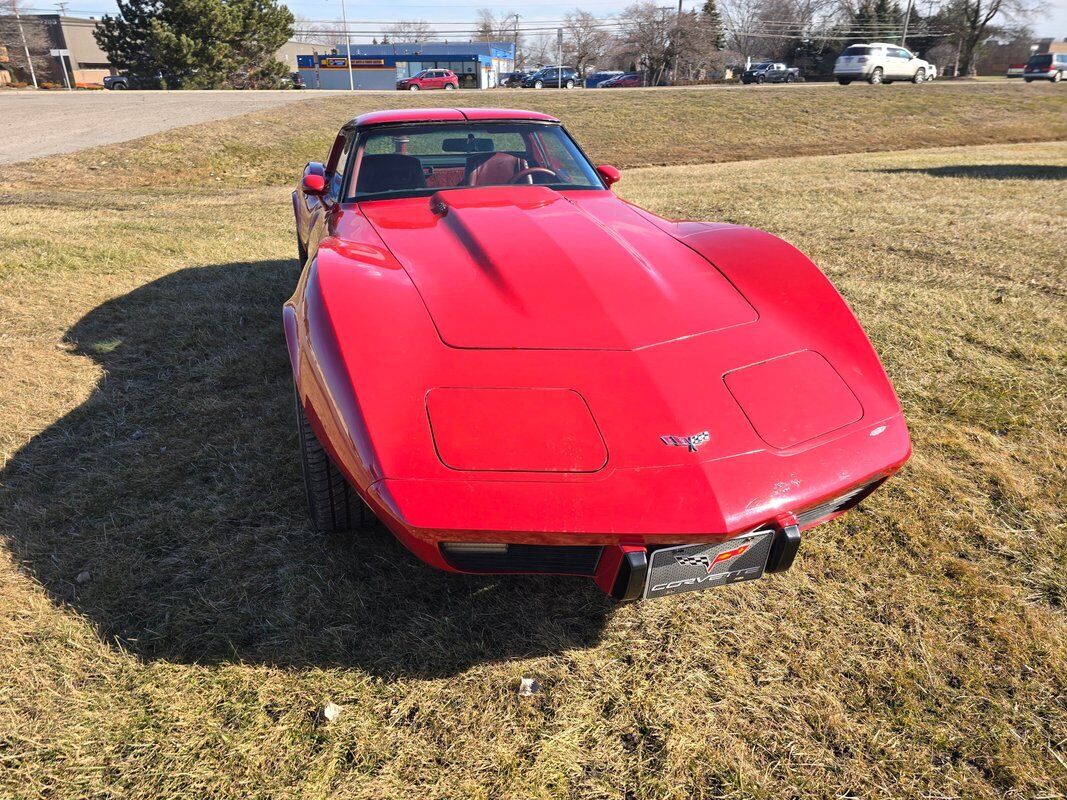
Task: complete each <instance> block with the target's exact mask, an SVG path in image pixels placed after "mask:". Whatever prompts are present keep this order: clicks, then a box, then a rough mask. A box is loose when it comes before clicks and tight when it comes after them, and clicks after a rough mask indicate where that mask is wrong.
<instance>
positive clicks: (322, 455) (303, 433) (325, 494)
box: [294, 395, 373, 533]
mask: <svg viewBox="0 0 1067 800" xmlns="http://www.w3.org/2000/svg"><path fill="white" fill-rule="evenodd" d="M294 397H295V395H294ZM295 405H296V429H297V432H298V433H299V435H300V470H301V472H302V473H303V475H304V488H305V490H306V492H307V501H308V515H309V516H310V517H311V526H312V527H313V528H314V529H315V530H316V531H318V532H320V533H341V532H345V531H352V530H358V529H359V528H362V527H364V526H366V525H367V524H368V523H369V522H370V521H371V520H372V519H373V515H372V514H371V512H370V509H368V508H367V506H366V505H364V503H363V501H362V500H361V499H360V497H359V495H357V494H356V493H355V492H354V491H353V490H352V487H351V486H349V485H348V481H347V480H345V476H344V475H343V474H342V473H341V470H339V469H337V465H336V464H334V463H333V460H332V459H331V458H330V455H329V453H327V452H326V450H325V449H324V448H323V446H322V444H320V442H319V440H318V438H317V437H316V436H315V431H313V430H312V429H311V423H310V422H308V418H307V415H305V414H304V408H303V406H302V405H301V404H300V398H299V397H295Z"/></svg>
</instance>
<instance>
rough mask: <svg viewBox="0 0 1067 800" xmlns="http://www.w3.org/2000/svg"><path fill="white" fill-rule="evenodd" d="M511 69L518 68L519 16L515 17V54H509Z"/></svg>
mask: <svg viewBox="0 0 1067 800" xmlns="http://www.w3.org/2000/svg"><path fill="white" fill-rule="evenodd" d="M511 68H512V69H513V70H517V69H518V68H519V15H518V14H516V15H515V52H514V53H512V54H511Z"/></svg>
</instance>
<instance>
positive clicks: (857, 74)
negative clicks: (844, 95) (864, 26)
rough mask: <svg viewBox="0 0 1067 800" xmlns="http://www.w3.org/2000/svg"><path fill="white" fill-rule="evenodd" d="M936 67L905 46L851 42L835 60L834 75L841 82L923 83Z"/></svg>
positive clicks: (933, 72)
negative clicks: (901, 81) (899, 81)
mask: <svg viewBox="0 0 1067 800" xmlns="http://www.w3.org/2000/svg"><path fill="white" fill-rule="evenodd" d="M928 74H934V75H936V74H937V72H936V68H935V67H934V66H933V65H932V64H930V63H929V62H927V61H924V60H923V59H921V58H919V57H918V56H915V55H913V54H912V53H910V52H908V51H907V50H905V49H904V48H903V47H898V46H897V45H895V44H886V43H884V42H872V43H870V44H854V45H850V46H849V47H847V48H846V49H845V51H844V52H843V53H842V54H841V55H840V56H838V58H837V61H836V62H835V63H834V77H835V78H837V82H838V83H840V84H841V85H842V86H848V85H849V84H850V83H852V81H857V80H863V81H867V83H874V84H877V83H892V82H893V81H897V80H907V81H911V82H912V83H922V82H923V81H925V80H926V77H927V75H928Z"/></svg>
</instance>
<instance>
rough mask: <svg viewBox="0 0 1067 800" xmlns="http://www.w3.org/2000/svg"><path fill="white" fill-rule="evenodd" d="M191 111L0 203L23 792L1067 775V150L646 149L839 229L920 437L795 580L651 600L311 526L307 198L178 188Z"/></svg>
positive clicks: (824, 791) (2, 746)
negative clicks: (131, 170)
mask: <svg viewBox="0 0 1067 800" xmlns="http://www.w3.org/2000/svg"><path fill="white" fill-rule="evenodd" d="M889 88H890V89H891V90H892V91H894V92H896V90H897V89H898V88H899V89H902V90H906V91H909V92H910V91H911V87H895V86H894V87H889ZM936 88H938V89H939V88H940V87H936ZM707 94H709V95H710V94H711V93H707ZM1035 96H1036V95H1035ZM405 99H406V100H409V98H405ZM330 102H333V101H330ZM546 102H547V100H546ZM567 102H571V101H570V100H568V101H567ZM328 106H329V103H326V104H324V106H323V114H324V116H323V118H322V124H323V125H325V124H326V122H325V120H326V118H327V117H326V116H325V115H326V114H327V112H326V108H327V107H328ZM330 113H336V109H334V111H333V112H330ZM1009 116H1010V115H1009ZM256 118H259V116H257V117H256ZM231 124H234V125H236V124H237V123H221V124H217V125H212V126H204V127H203V128H200V129H198V130H200V131H201V135H206V133H205V132H213V133H212V136H213V138H215V140H216V141H221V142H223V143H225V141H226V139H225V136H227V135H230V134H227V133H226V131H229V130H231V128H230V127H229V126H230V125H231ZM220 132H221V133H220ZM193 133H194V131H186V132H177V133H174V134H170V135H167V136H162V137H159V138H156V139H151V140H146V141H145V142H142V143H139V144H134V145H125V146H121V147H117V148H112V149H104V150H100V151H96V152H95V153H94V154H93V158H101V157H104V158H112V157H114V158H121V159H127V160H128V161H129V162H130V163H131V164H132V163H140V164H142V165H145V166H144V168H143V175H144V176H146V177H145V180H146V181H147V180H148V177H147V176H153V177H152V180H153V181H156V182H157V184H158V185H159V186H163V187H165V190H163V191H161V190H160V188H157V185H150V186H146V187H145V188H143V189H133V190H130V191H126V192H122V193H119V192H116V191H114V189H113V188H112V186H111V184H110V182H109V180H108V177H107V176H106V175H96V174H93V173H92V172H91V171H88V170H87V171H84V172H80V173H77V174H75V175H74V176H73V180H72V182H71V184H70V185H69V186H68V187H67V188H65V189H61V190H59V191H54V190H48V191H46V190H45V189H44V188H43V187H41V186H40V185H39V184H38V183H25V182H19V180H20V179H19V176H18V175H12V176H10V177H9V182H8V188H7V189H6V190H5V191H6V194H4V195H3V196H2V199H0V253H2V255H0V289H2V291H0V365H2V366H0V453H2V454H3V463H4V467H3V472H2V473H0V485H2V489H0V534H2V542H3V545H2V547H3V551H4V557H3V559H2V560H0V674H2V675H4V678H3V680H2V681H0V796H10V797H14V798H23V797H26V798H29V797H54V798H76V797H94V798H96V797H116V798H117V797H138V798H140V797H144V798H157V797H188V798H205V797H337V798H342V797H343V798H348V797H351V798H386V797H413V798H457V797H473V798H494V799H495V798H524V799H525V798H555V797H573V798H577V797H581V798H678V799H679V800H682V799H685V800H688V798H697V797H699V798H705V797H706V798H712V797H731V798H735V797H758V798H778V797H790V796H794V797H805V798H806V797H825V798H836V797H843V796H850V797H851V796H855V797H883V796H884V797H935V796H936V797H966V798H972V797H981V798H986V797H988V798H992V797H1013V798H1023V797H1027V798H1029V797H1041V796H1044V797H1062V796H1063V795H1064V794H1065V793H1067V767H1065V766H1064V762H1065V761H1067V741H1065V739H1067V699H1065V688H1067V622H1065V619H1064V611H1065V602H1067V567H1065V565H1067V519H1065V516H1067V515H1065V512H1064V509H1065V506H1067V502H1065V500H1067V498H1065V496H1064V489H1063V487H1064V483H1065V482H1064V478H1065V473H1067V470H1065V463H1064V460H1065V456H1064V454H1065V452H1067V446H1065V445H1067V431H1065V430H1064V420H1065V419H1067V413H1065V412H1067V408H1065V404H1067V401H1065V397H1064V386H1065V385H1067V351H1065V347H1064V342H1067V297H1065V294H1067V292H1065V287H1067V275H1065V269H1064V265H1063V261H1062V253H1063V250H1064V246H1065V245H1067V237H1065V234H1064V231H1065V230H1067V225H1065V223H1067V219H1065V216H1067V214H1065V207H1064V204H1063V202H1062V198H1063V186H1064V180H1063V178H1064V174H1065V172H1067V145H1065V144H1029V145H1013V146H1004V145H995V146H985V147H969V148H957V149H941V150H927V151H922V152H911V153H889V154H867V155H850V156H835V157H816V158H794V159H781V160H770V161H759V162H752V163H741V164H726V165H709V166H698V167H669V168H650V169H640V170H629V171H627V172H626V173H625V175H624V179H623V183H621V184H620V190H621V191H622V193H623V194H624V195H626V196H627V197H629V198H631V199H633V200H636V201H638V202H640V203H642V204H644V205H646V206H648V207H650V208H652V209H653V210H656V211H658V212H661V213H664V214H670V215H685V216H693V217H698V218H708V219H728V220H732V221H736V222H743V223H746V224H752V225H758V226H761V227H765V228H767V229H769V230H771V231H773V232H775V233H778V234H780V235H783V236H785V237H787V238H788V239H790V240H791V241H793V242H794V243H796V244H797V245H798V246H800V247H801V248H802V249H804V250H805V251H806V252H808V253H810V254H811V255H813V257H815V259H816V260H817V261H818V262H819V263H820V264H822V265H823V266H824V268H825V269H826V270H827V272H828V273H829V274H830V275H831V276H832V278H833V279H834V281H835V282H836V283H837V284H838V286H840V287H841V288H842V290H843V291H844V292H845V294H846V295H847V297H848V299H849V301H850V302H851V303H852V305H853V307H854V308H855V310H856V311H857V313H858V314H859V316H860V317H861V319H862V321H863V322H864V324H865V326H866V327H867V330H868V331H869V332H870V334H871V337H872V339H873V341H874V343H875V346H876V347H877V348H878V350H879V352H880V353H881V354H882V355H883V358H884V360H885V363H886V366H887V368H888V370H889V372H890V374H891V376H892V377H893V379H894V381H895V383H896V386H897V388H898V390H899V392H900V395H901V399H902V401H903V403H904V406H905V410H906V413H907V415H908V418H909V421H910V424H911V427H912V431H913V435H914V443H915V456H914V459H913V461H912V462H911V464H910V465H909V467H908V468H907V469H906V470H905V472H904V473H902V474H901V475H900V476H899V477H898V478H897V479H895V481H893V482H892V483H891V484H890V486H889V487H888V488H887V489H886V490H885V491H883V492H881V493H879V494H877V495H875V496H874V497H873V498H871V500H870V501H868V502H867V503H866V504H865V505H864V506H863V507H862V508H861V509H860V510H858V511H856V512H853V513H852V514H850V515H848V516H847V517H846V518H845V519H843V520H841V521H838V522H835V523H831V524H829V525H826V526H823V527H821V528H819V529H817V530H816V531H815V532H814V533H813V534H812V535H810V536H809V537H807V539H806V541H805V544H804V547H803V550H802V553H801V556H800V558H799V559H798V562H797V564H796V566H795V567H794V569H793V570H792V571H791V572H789V573H787V574H785V575H782V576H774V577H772V578H768V579H767V580H764V581H761V582H757V583H754V584H746V585H739V586H735V587H731V588H729V589H726V590H723V591H721V592H709V593H699V594H691V595H684V596H680V597H677V598H673V599H668V600H663V601H657V602H648V603H640V604H632V605H626V606H616V605H613V604H611V603H610V602H608V601H607V600H605V599H604V598H602V597H601V596H600V595H599V594H598V593H597V592H596V590H595V589H594V588H592V587H591V586H590V585H587V584H586V583H585V582H583V581H572V580H562V579H517V578H502V579H488V578H482V579H478V578H463V577H456V576H447V575H441V574H438V573H434V572H432V571H430V570H429V569H427V568H425V567H423V566H421V565H420V564H419V563H418V562H416V561H415V560H414V559H412V558H411V557H409V556H407V555H406V554H405V553H404V552H403V550H402V549H401V548H400V547H399V546H398V545H397V544H395V542H394V541H393V540H392V539H391V538H389V537H388V536H385V535H383V534H381V533H378V532H374V531H369V532H367V533H366V534H364V535H362V536H360V537H358V538H357V539H356V540H355V541H351V542H342V541H332V540H326V541H323V540H319V539H317V538H316V537H315V536H313V535H312V534H311V533H310V532H309V531H308V529H307V524H306V522H305V516H304V507H303V498H302V492H301V488H300V483H299V471H298V468H297V464H296V458H295V452H296V450H295V436H294V434H293V425H292V419H291V412H290V402H291V397H290V390H289V388H288V386H289V384H288V381H289V379H288V375H287V372H288V365H287V361H286V356H285V352H284V346H283V339H282V335H281V328H280V321H279V307H280V304H281V302H282V300H283V299H284V298H285V296H286V295H287V294H288V292H290V291H291V288H292V285H293V282H294V280H295V276H296V265H295V261H294V260H293V259H292V255H293V252H292V251H293V243H292V229H291V221H290V219H289V214H290V211H289V208H288V205H287V203H288V196H287V191H288V190H287V188H286V187H285V186H272V185H261V184H264V183H269V181H266V180H260V179H258V178H257V179H255V180H250V181H248V183H249V184H250V185H248V186H246V187H244V188H229V187H228V186H224V187H215V186H210V185H209V186H208V187H207V189H205V188H204V187H203V186H200V185H197V183H196V182H195V180H194V179H193V178H189V179H188V180H187V183H186V185H184V186H183V185H179V184H178V183H175V184H169V183H168V182H167V181H166V180H164V179H162V178H161V173H160V172H159V171H158V169H157V167H156V166H153V165H154V164H156V163H157V162H155V161H154V159H156V158H162V156H161V154H162V153H163V152H165V150H166V148H167V147H170V146H171V144H172V143H173V142H174V141H175V137H178V138H181V137H189V136H192V135H193ZM648 135H651V134H648ZM661 135H662V134H661ZM219 136H221V138H218V137H219ZM316 136H319V137H320V138H322V137H324V136H325V130H320V131H317V132H316ZM287 146H288V145H286V147H287ZM203 148H204V149H203V150H202V151H197V152H196V153H193V154H192V155H191V156H190V160H189V161H187V162H183V163H182V164H181V165H175V169H174V172H175V174H176V175H185V174H186V173H185V172H184V171H185V170H190V172H189V173H188V174H190V175H193V176H196V175H199V172H198V170H199V169H200V167H199V166H197V165H198V164H199V163H200V162H199V161H198V160H197V159H200V158H201V157H202V156H203V157H206V154H207V153H209V152H210V148H209V147H208V146H207V145H206V144H205V145H203ZM600 148H603V150H602V152H603V153H604V154H605V157H612V156H611V151H610V148H609V147H608V146H607V145H605V144H603V143H597V142H594V143H593V148H592V149H594V150H595V151H596V150H599V149H600ZM109 154H110V155H109ZM219 158H220V159H223V156H221V155H220V156H219ZM225 159H227V160H225V163H226V164H227V165H230V166H227V169H232V170H233V174H237V172H238V170H239V168H238V167H236V166H233V164H235V163H238V162H239V161H240V159H238V160H237V161H234V160H228V159H229V156H228V155H227V156H226V157H225ZM617 160H623V159H617ZM72 163H74V162H72V160H71V159H67V158H59V159H52V160H49V161H47V162H43V165H44V167H45V168H46V169H48V170H66V169H67V168H68V165H70V164H72ZM219 163H223V161H222V160H220V162H219ZM240 169H244V167H241V168H240ZM273 170H274V166H273V165H270V166H269V168H268V169H267V172H268V173H269V174H273ZM288 177H290V176H287V178H288ZM382 335H388V331H383V332H382ZM82 572H88V574H89V576H88V580H84V581H83V582H81V583H79V582H78V578H77V576H78V575H79V574H80V573H82ZM524 675H525V676H533V677H536V678H537V679H538V680H539V681H540V682H541V684H542V687H543V688H542V691H541V692H540V693H539V694H537V695H535V696H534V697H532V698H528V699H521V698H519V697H517V696H516V692H515V684H516V683H517V681H518V679H519V678H520V677H521V676H524ZM327 700H332V701H333V702H335V703H338V704H340V705H341V706H343V711H342V713H341V716H340V717H339V718H338V719H337V721H336V722H333V723H326V722H325V721H324V720H323V718H322V716H321V713H320V712H321V709H322V707H323V705H324V704H325V703H326V701H327Z"/></svg>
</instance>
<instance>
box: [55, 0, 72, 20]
mask: <svg viewBox="0 0 1067 800" xmlns="http://www.w3.org/2000/svg"><path fill="white" fill-rule="evenodd" d="M55 5H56V8H58V9H59V16H61V17H65V16H67V6H69V5H70V3H56V4H55Z"/></svg>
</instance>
